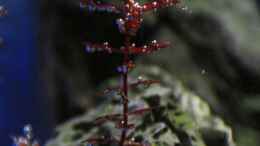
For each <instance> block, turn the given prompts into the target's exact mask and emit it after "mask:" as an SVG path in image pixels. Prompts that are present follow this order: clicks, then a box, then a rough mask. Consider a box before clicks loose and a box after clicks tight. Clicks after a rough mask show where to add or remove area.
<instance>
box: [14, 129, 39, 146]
mask: <svg viewBox="0 0 260 146" xmlns="http://www.w3.org/2000/svg"><path fill="white" fill-rule="evenodd" d="M13 146H40V145H39V142H38V141H37V140H35V139H34V135H33V129H32V126H31V125H26V126H24V128H23V135H21V136H15V137H13Z"/></svg>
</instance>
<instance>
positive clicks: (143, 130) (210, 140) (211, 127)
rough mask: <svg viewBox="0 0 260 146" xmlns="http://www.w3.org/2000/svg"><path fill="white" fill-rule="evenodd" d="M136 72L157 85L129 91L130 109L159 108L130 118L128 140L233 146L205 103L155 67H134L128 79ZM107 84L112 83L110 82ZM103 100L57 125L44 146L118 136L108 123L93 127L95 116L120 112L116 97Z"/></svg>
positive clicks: (155, 145)
mask: <svg viewBox="0 0 260 146" xmlns="http://www.w3.org/2000/svg"><path fill="white" fill-rule="evenodd" d="M137 73H141V74H142V75H143V78H145V79H146V78H147V79H148V78H149V79H150V78H152V79H160V80H161V84H160V85H151V86H149V87H142V86H140V87H138V88H136V89H133V90H132V91H131V93H130V97H134V98H131V102H130V104H129V106H130V109H133V108H138V107H139V108H140V107H149V106H150V107H155V106H158V105H159V106H160V108H158V109H155V110H153V112H151V113H147V114H145V115H143V116H135V117H131V121H132V122H133V123H135V124H136V125H137V128H136V130H135V131H130V135H131V137H135V138H136V139H138V138H141V137H142V138H141V139H143V140H147V141H148V142H149V143H151V144H152V146H177V145H181V146H215V145H216V146H219V145H222V146H234V142H233V138H232V130H231V128H230V127H228V126H226V124H225V123H224V122H223V120H221V118H220V117H218V116H215V115H213V114H212V113H211V110H210V108H209V106H208V104H207V103H206V102H205V101H203V100H202V99H201V98H200V97H199V96H198V95H196V94H194V93H193V92H192V91H190V90H188V89H186V88H185V87H184V86H183V84H182V83H181V82H180V81H178V80H176V79H175V78H174V77H172V76H171V75H170V74H168V73H167V72H165V71H163V70H161V69H160V68H158V67H155V66H146V67H145V66H141V67H138V68H137V69H136V70H135V71H134V72H132V73H131V75H132V77H133V78H137V77H138V74H137ZM108 84H116V82H115V80H111V81H110V82H108ZM105 98H106V99H107V100H106V102H105V103H103V104H101V105H99V106H98V107H97V108H95V109H92V110H91V111H89V112H87V113H85V114H84V115H82V116H79V117H76V118H73V119H71V120H69V121H68V122H66V123H64V124H63V125H60V126H59V127H58V128H57V132H58V133H57V136H56V137H55V138H53V139H52V140H50V141H49V142H48V143H47V146H78V145H81V142H82V141H83V140H85V139H86V138H89V137H91V136H95V135H97V134H98V135H100V136H102V134H101V133H103V134H104V135H106V136H109V135H111V134H113V136H116V135H119V130H118V129H115V128H114V125H113V124H112V123H106V124H104V125H102V126H99V127H95V126H94V125H93V120H94V119H95V118H97V117H98V116H102V115H105V114H111V113H118V112H120V110H121V105H120V104H119V103H120V100H119V99H120V98H118V97H114V96H110V97H105ZM162 127H165V128H162ZM160 129H161V130H160ZM163 129H164V130H163Z"/></svg>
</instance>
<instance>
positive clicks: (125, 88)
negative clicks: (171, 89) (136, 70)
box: [120, 35, 130, 146]
mask: <svg viewBox="0 0 260 146" xmlns="http://www.w3.org/2000/svg"><path fill="white" fill-rule="evenodd" d="M124 44H125V51H124V58H123V62H124V65H127V64H128V62H129V46H130V37H129V36H128V35H126V36H125V43H124ZM122 80H123V84H122V90H123V94H124V96H122V100H123V122H124V123H123V124H124V125H123V127H124V128H123V130H122V133H121V140H120V146H123V145H124V142H125V139H126V136H127V128H128V71H127V72H125V73H123V74H122Z"/></svg>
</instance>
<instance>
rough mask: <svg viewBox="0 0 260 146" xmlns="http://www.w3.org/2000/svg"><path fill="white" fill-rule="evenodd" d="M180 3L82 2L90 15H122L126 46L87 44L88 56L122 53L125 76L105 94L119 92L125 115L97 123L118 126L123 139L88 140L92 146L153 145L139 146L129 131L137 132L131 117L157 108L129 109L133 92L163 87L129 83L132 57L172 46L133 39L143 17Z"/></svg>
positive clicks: (158, 0) (142, 81) (121, 69)
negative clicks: (96, 145)
mask: <svg viewBox="0 0 260 146" xmlns="http://www.w3.org/2000/svg"><path fill="white" fill-rule="evenodd" d="M178 3H179V0H155V1H152V2H145V3H144V4H139V3H138V2H136V1H135V0H125V1H124V2H123V4H119V5H116V4H110V3H100V2H98V1H95V0H82V1H81V3H80V6H81V7H82V8H83V9H87V10H88V12H107V13H112V14H117V15H120V18H118V19H117V20H116V24H117V26H118V29H119V32H120V33H121V34H122V35H123V36H124V45H123V46H122V47H120V48H115V47H113V46H112V45H111V44H110V43H109V42H103V43H92V42H87V43H86V44H85V49H86V51H87V52H88V53H95V52H105V53H109V54H112V53H119V54H122V56H123V62H122V65H121V66H119V67H117V72H119V73H120V74H121V84H120V85H119V86H117V87H111V88H107V89H106V90H105V91H104V92H103V94H107V93H110V92H116V93H117V94H118V95H119V96H120V97H121V104H122V106H123V110H122V112H121V113H115V114H109V115H104V116H101V117H98V118H97V119H96V120H95V121H94V122H95V124H97V125H100V124H103V123H105V122H108V121H112V122H114V123H115V127H116V128H118V129H120V130H121V136H119V137H105V136H102V137H91V138H88V139H87V140H85V141H84V142H86V143H87V144H88V145H94V144H101V145H109V144H116V145H119V146H147V145H150V144H149V143H144V142H142V143H141V142H136V141H135V140H134V139H132V138H131V137H129V136H128V130H130V129H134V128H135V124H134V123H130V121H129V116H136V115H142V114H144V113H146V112H150V111H152V110H153V109H154V108H157V107H149V108H140V109H135V110H133V111H130V110H129V108H128V103H129V100H130V98H129V94H128V92H129V89H130V88H133V87H136V86H139V85H145V86H149V85H151V84H154V83H159V82H160V81H158V80H145V79H143V78H142V77H138V79H137V81H135V82H133V83H129V80H128V73H129V72H130V71H131V70H132V69H133V68H134V67H135V66H136V65H135V64H134V62H133V60H132V59H131V56H132V55H146V54H150V53H153V52H155V51H158V50H160V49H162V48H167V47H169V46H170V43H169V42H159V41H156V40H153V41H151V42H150V43H148V44H146V45H143V46H136V44H135V42H133V38H134V37H135V36H136V35H137V32H138V30H139V29H140V27H141V24H142V22H143V14H144V13H145V12H149V11H155V10H157V9H160V8H165V7H170V6H174V5H177V4H178Z"/></svg>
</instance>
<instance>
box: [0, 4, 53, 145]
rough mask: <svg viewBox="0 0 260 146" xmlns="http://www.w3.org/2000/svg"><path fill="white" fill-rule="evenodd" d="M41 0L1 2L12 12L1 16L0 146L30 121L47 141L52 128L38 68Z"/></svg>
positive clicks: (6, 142) (37, 133)
mask: <svg viewBox="0 0 260 146" xmlns="http://www.w3.org/2000/svg"><path fill="white" fill-rule="evenodd" d="M37 2H39V1H37V0H5V1H2V0H1V1H0V5H3V6H4V7H6V9H7V10H8V15H7V16H5V17H3V18H0V37H2V38H3V39H4V43H5V44H4V47H2V48H0V146H8V145H11V144H10V142H11V139H10V136H11V135H16V134H20V133H21V128H22V127H23V125H25V124H27V123H30V124H32V125H33V127H34V130H35V131H36V135H37V137H39V138H40V139H41V141H44V140H45V139H46V138H47V137H48V136H49V134H50V131H51V129H52V124H51V121H52V116H51V115H52V114H51V111H50V110H49V109H50V108H49V106H50V105H49V103H48V101H47V98H46V97H45V95H43V94H42V93H44V92H43V91H42V87H41V81H40V79H39V74H38V73H39V72H38V69H39V68H40V66H39V61H38V59H39V58H38V53H39V52H38V50H39V46H38V45H37V44H38V30H39V29H38V27H39V20H38V19H39V17H38V15H39V10H40V9H39V5H38V3H37Z"/></svg>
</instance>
